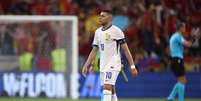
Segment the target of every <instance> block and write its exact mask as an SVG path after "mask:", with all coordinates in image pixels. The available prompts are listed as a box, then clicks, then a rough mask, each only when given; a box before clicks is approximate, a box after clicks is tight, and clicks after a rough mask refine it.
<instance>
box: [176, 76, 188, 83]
mask: <svg viewBox="0 0 201 101" xmlns="http://www.w3.org/2000/svg"><path fill="white" fill-rule="evenodd" d="M178 81H179V82H180V83H182V84H186V83H187V80H186V78H185V77H179V78H178Z"/></svg>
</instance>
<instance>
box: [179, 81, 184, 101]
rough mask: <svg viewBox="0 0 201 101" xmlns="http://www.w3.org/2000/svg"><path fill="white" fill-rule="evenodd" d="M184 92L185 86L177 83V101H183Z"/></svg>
mask: <svg viewBox="0 0 201 101" xmlns="http://www.w3.org/2000/svg"><path fill="white" fill-rule="evenodd" d="M184 92H185V85H184V84H181V83H179V90H178V98H179V99H178V101H184Z"/></svg>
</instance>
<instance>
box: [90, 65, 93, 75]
mask: <svg viewBox="0 0 201 101" xmlns="http://www.w3.org/2000/svg"><path fill="white" fill-rule="evenodd" d="M89 73H90V74H93V73H94V67H93V66H92V65H91V66H90V68H89Z"/></svg>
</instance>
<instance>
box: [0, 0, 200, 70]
mask: <svg viewBox="0 0 201 101" xmlns="http://www.w3.org/2000/svg"><path fill="white" fill-rule="evenodd" d="M101 9H111V10H112V11H113V13H114V17H113V18H114V19H113V22H114V24H115V25H117V26H119V27H120V28H122V29H123V31H124V32H125V35H126V37H127V43H128V45H129V47H130V49H131V52H132V54H133V56H135V63H137V65H138V66H139V67H143V68H142V69H143V70H150V69H151V70H154V71H162V70H166V67H168V64H169V49H168V40H169V37H170V35H171V34H172V33H173V32H175V23H176V22H177V21H178V20H181V21H185V22H186V24H187V27H186V29H187V30H186V33H185V37H186V38H189V37H190V32H191V30H192V29H193V28H195V27H199V28H201V1H200V0H1V1H0V14H2V15H76V16H78V18H79V59H80V64H82V63H83V61H84V60H85V59H86V58H87V56H88V54H89V52H90V49H91V42H92V40H93V35H94V31H95V30H96V28H98V27H99V26H100V25H99V22H98V14H99V12H100V11H101ZM20 26H21V27H22V28H23V27H25V26H26V25H20ZM29 26H30V27H32V28H33V29H32V30H34V29H35V30H37V27H34V25H29ZM42 26H43V25H41V28H40V29H43V27H42ZM4 27H5V25H4V26H3V25H0V29H1V30H2V29H3V28H4ZM18 29H19V31H20V27H19V28H18ZM48 29H49V28H48ZM36 33H37V32H36ZM5 35H6V36H8V37H5V36H3V34H1V36H0V37H1V43H0V44H1V46H0V47H1V54H5V53H4V52H9V53H8V54H12V51H7V50H5V48H3V44H8V43H9V44H11V43H13V42H12V41H14V40H17V39H16V37H20V35H17V34H16V35H17V36H15V37H14V36H13V34H5ZM33 35H34V34H33ZM33 35H32V39H33V42H35V41H36V40H35V39H34V36H33ZM38 35H39V36H41V38H47V39H49V42H47V43H50V44H52V45H53V46H54V43H55V42H54V41H55V39H54V38H55V37H54V34H51V32H50V34H47V36H46V37H42V36H44V33H41V34H38ZM26 36H29V35H26ZM2 40H5V41H6V42H5V43H2ZM25 40H26V41H30V40H29V39H28V37H27V38H25V39H24V41H25ZM22 43H26V44H27V42H22ZM198 43H200V44H198V46H197V47H196V48H190V49H187V50H186V51H185V54H186V58H185V61H186V62H187V63H192V64H200V63H201V57H200V56H201V39H200V40H199V42H198ZM20 44H21V43H20ZM35 45H36V44H35ZM23 46H25V45H23ZM33 47H36V46H33ZM9 48H14V45H11V47H9ZM8 50H10V49H8ZM11 50H12V49H11ZM32 52H34V51H33V50H32ZM6 54H7V53H6ZM152 67H154V68H152Z"/></svg>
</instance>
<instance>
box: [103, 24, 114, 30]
mask: <svg viewBox="0 0 201 101" xmlns="http://www.w3.org/2000/svg"><path fill="white" fill-rule="evenodd" d="M111 26H112V23H107V24H105V25H103V27H102V30H103V31H105V30H107V29H109V28H110V27H111Z"/></svg>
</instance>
